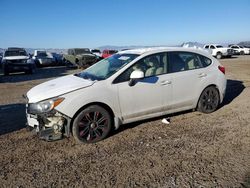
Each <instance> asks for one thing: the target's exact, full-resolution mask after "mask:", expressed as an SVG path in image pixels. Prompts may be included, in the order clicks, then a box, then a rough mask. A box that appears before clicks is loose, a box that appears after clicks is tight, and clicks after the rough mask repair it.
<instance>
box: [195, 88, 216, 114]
mask: <svg viewBox="0 0 250 188" xmlns="http://www.w3.org/2000/svg"><path fill="white" fill-rule="evenodd" d="M208 87H215V88H216V90H217V91H218V94H219V101H220V91H219V89H218V87H217V86H216V85H215V84H210V85H208V86H207V87H205V88H204V89H203V90H202V92H201V93H200V96H199V99H198V101H197V103H196V107H195V110H197V107H198V103H199V101H200V97H201V94H202V93H203V91H204V90H205V89H207V88H208Z"/></svg>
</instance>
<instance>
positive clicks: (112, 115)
mask: <svg viewBox="0 0 250 188" xmlns="http://www.w3.org/2000/svg"><path fill="white" fill-rule="evenodd" d="M93 105H98V106H101V107H102V108H104V109H105V110H107V111H108V113H109V114H110V115H111V120H112V121H113V119H114V117H115V115H114V112H113V110H112V109H111V108H110V107H109V106H108V105H107V104H105V103H102V102H93V103H89V104H86V105H84V106H83V107H81V108H80V109H79V110H78V111H77V112H76V113H75V115H74V116H73V118H72V119H71V122H70V132H71V133H72V126H73V122H74V120H75V118H76V116H77V115H78V114H79V113H80V112H81V111H82V110H83V109H85V108H87V107H89V106H93ZM113 124H114V122H112V126H113Z"/></svg>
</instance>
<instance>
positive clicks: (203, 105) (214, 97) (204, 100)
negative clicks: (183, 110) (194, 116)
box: [197, 86, 220, 113]
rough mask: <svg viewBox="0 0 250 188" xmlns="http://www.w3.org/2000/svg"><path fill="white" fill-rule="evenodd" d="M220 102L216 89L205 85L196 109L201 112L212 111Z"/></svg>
mask: <svg viewBox="0 0 250 188" xmlns="http://www.w3.org/2000/svg"><path fill="white" fill-rule="evenodd" d="M219 102H220V96H219V92H218V90H217V89H216V88H215V87H214V86H210V87H207V88H206V89H205V90H204V91H203V92H202V93H201V96H200V99H199V102H198V106H197V110H198V111H200V112H203V113H211V112H214V111H215V110H216V109H217V108H218V106H219Z"/></svg>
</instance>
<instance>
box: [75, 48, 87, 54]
mask: <svg viewBox="0 0 250 188" xmlns="http://www.w3.org/2000/svg"><path fill="white" fill-rule="evenodd" d="M75 53H76V55H80V54H87V53H90V51H89V49H87V48H86V49H85V48H82V49H75Z"/></svg>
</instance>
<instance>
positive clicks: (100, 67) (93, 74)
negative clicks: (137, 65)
mask: <svg viewBox="0 0 250 188" xmlns="http://www.w3.org/2000/svg"><path fill="white" fill-rule="evenodd" d="M138 56H139V55H137V54H115V55H113V56H111V57H109V58H106V59H103V60H101V61H99V62H98V63H96V64H94V65H92V66H91V67H89V68H87V69H86V70H84V71H83V72H81V73H79V74H76V76H79V77H81V78H84V79H90V80H105V79H107V78H108V77H110V76H112V75H113V74H115V73H116V72H117V71H118V70H120V69H121V68H122V67H124V66H125V65H127V64H128V63H130V62H131V61H133V60H134V59H135V58H136V57H138Z"/></svg>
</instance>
